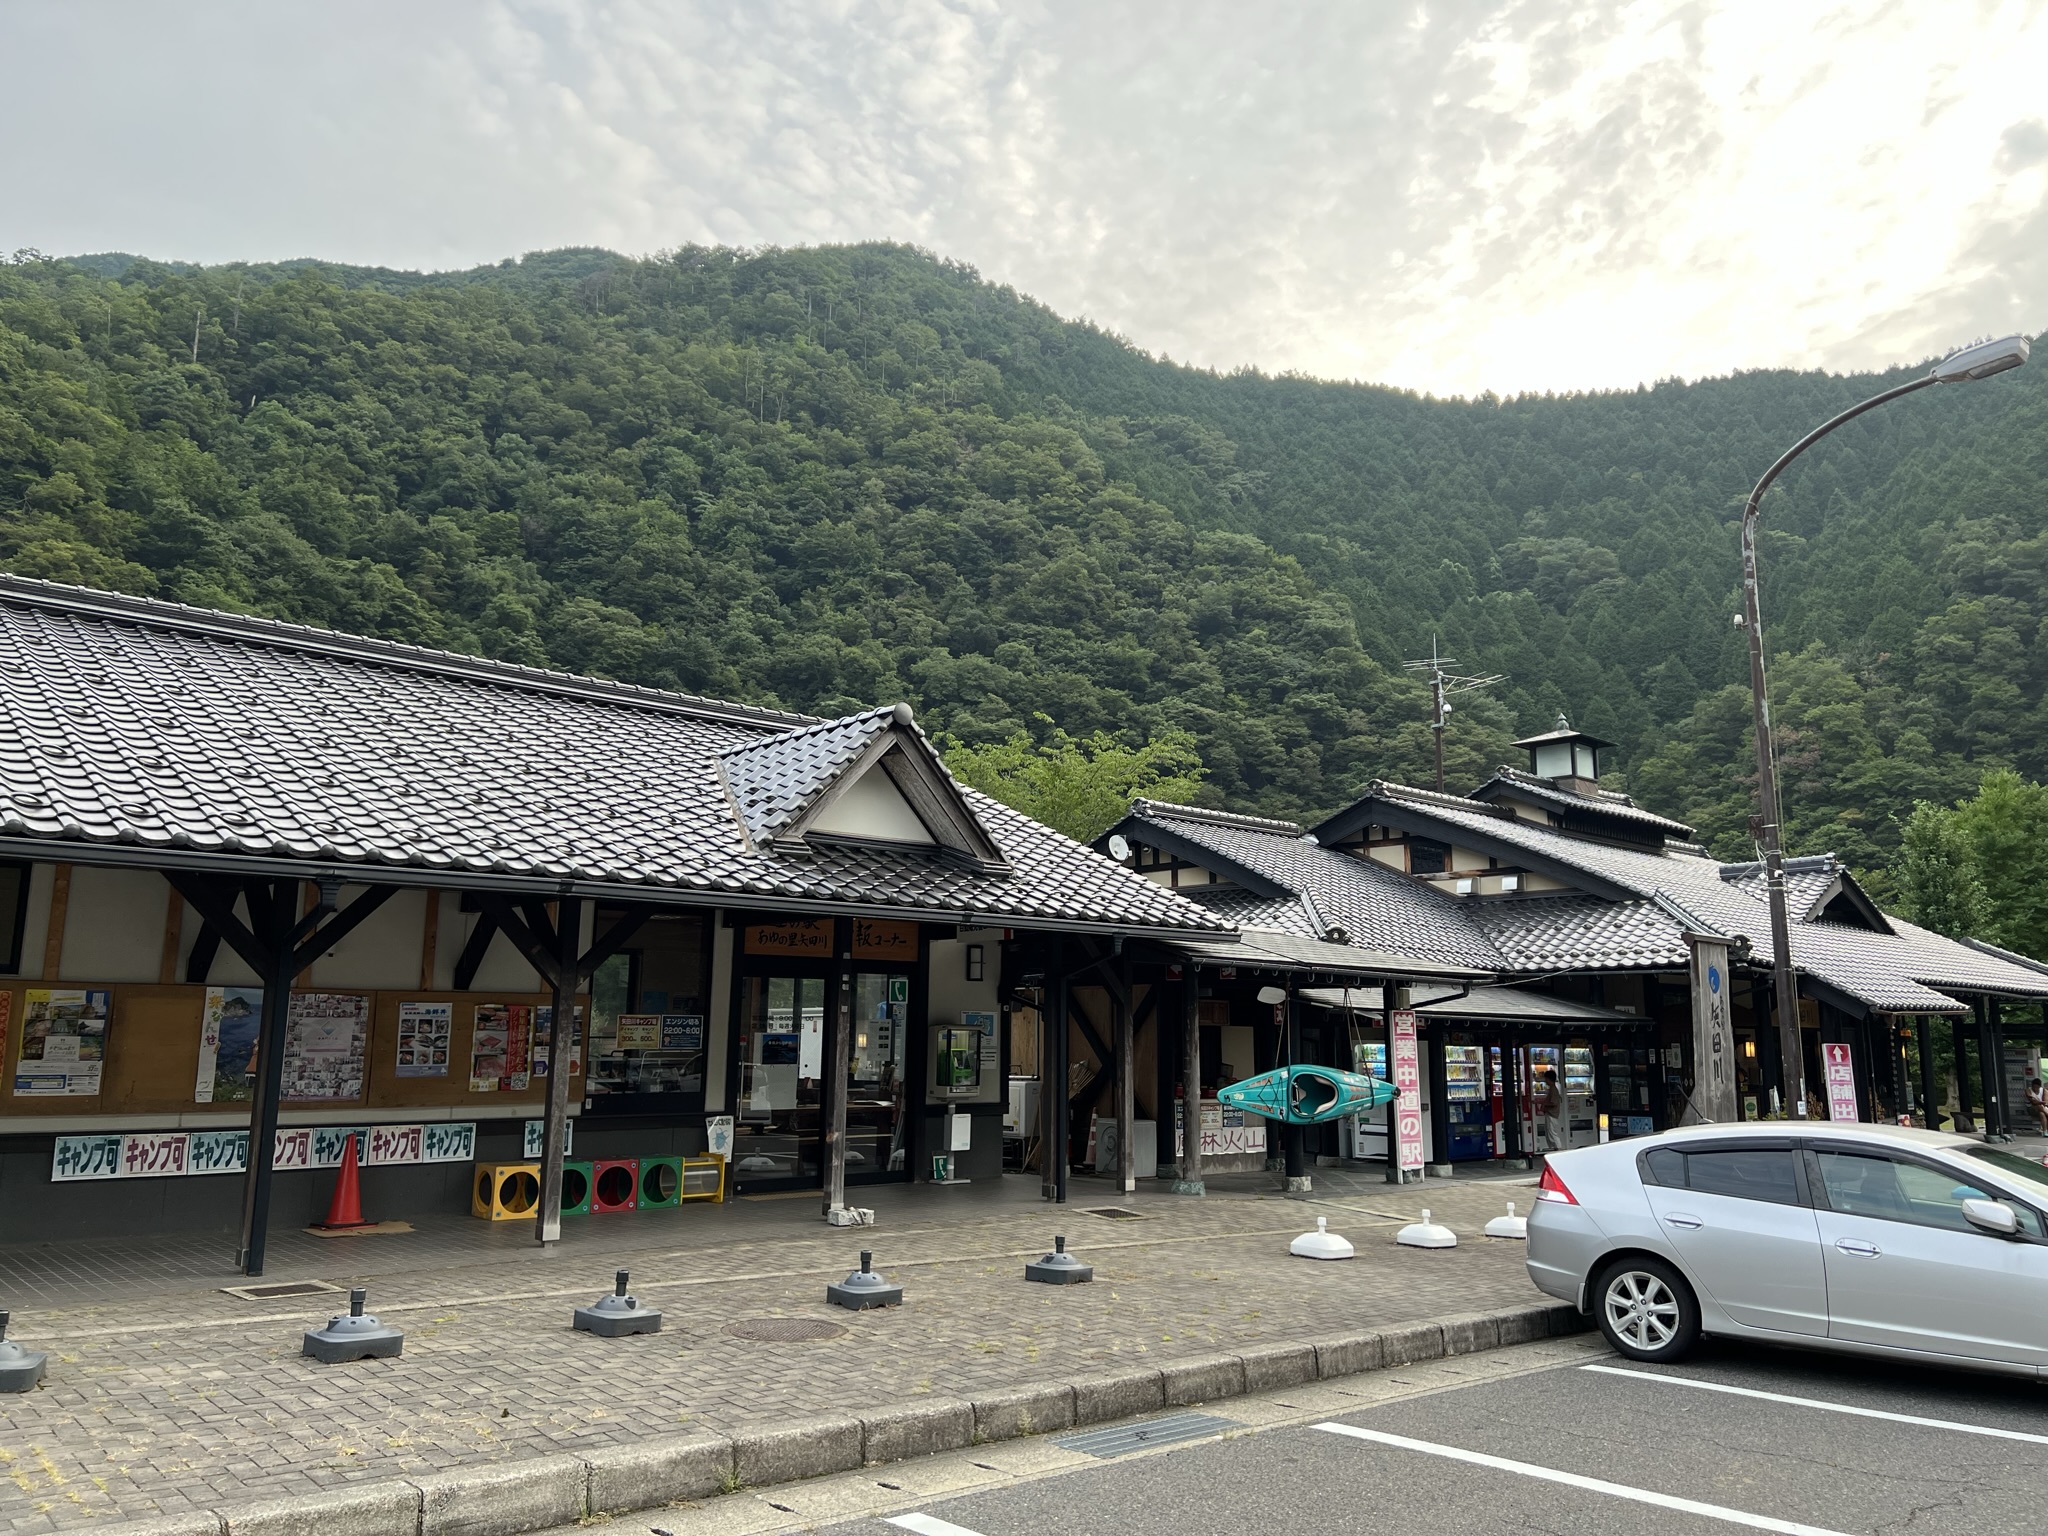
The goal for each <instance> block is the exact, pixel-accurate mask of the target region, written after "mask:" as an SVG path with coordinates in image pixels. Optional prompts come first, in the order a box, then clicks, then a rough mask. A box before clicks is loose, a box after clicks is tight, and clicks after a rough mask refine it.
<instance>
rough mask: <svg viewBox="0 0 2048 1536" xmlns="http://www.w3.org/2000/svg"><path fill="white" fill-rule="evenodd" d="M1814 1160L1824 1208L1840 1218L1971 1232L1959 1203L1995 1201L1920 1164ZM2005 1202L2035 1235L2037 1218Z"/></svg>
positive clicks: (1858, 1156)
mask: <svg viewBox="0 0 2048 1536" xmlns="http://www.w3.org/2000/svg"><path fill="white" fill-rule="evenodd" d="M1814 1157H1815V1159H1816V1160H1817V1161H1818V1163H1819V1164H1820V1182H1821V1189H1822V1190H1823V1192H1824V1193H1825V1194H1826V1196H1827V1202H1828V1205H1829V1206H1830V1207H1831V1208H1833V1209H1834V1210H1837V1211H1840V1212H1842V1213H1843V1214H1844V1215H1849V1216H1875V1217H1877V1218H1879V1219H1880V1220H1883V1221H1910V1222H1912V1223H1914V1224H1915V1225H1918V1226H1923V1227H1946V1228H1947V1229H1949V1230H1950V1231H1953V1232H1974V1231H1975V1230H1976V1228H1974V1227H1972V1226H1971V1225H1970V1223H1969V1220H1968V1218H1966V1217H1965V1216H1964V1215H1963V1202H1964V1201H1965V1200H1995V1199H1997V1198H1998V1197H1997V1195H1996V1194H1994V1193H1993V1192H1992V1191H1990V1190H1988V1189H1981V1188H1979V1187H1978V1186H1977V1185H1975V1184H1972V1183H1970V1182H1969V1181H1968V1180H1967V1179H1962V1178H1959V1177H1958V1176H1957V1175H1955V1174H1953V1173H1949V1172H1946V1171H1944V1170H1942V1169H1938V1168H1929V1167H1927V1166H1926V1165H1925V1164H1923V1163H1908V1162H1903V1161H1895V1160H1894V1159H1892V1158H1889V1157H1874V1156H1867V1155H1864V1154H1862V1153H1855V1152H1816V1153H1815V1154H1814ZM2005 1203H2006V1204H2007V1205H2008V1206H2010V1207H2011V1209H2012V1211H2013V1212H2014V1214H2015V1215H2017V1216H2018V1217H2019V1220H2020V1230H2021V1231H2023V1232H2027V1233H2030V1234H2031V1235H2033V1236H2035V1237H2039V1236H2040V1235H2041V1218H2040V1217H2039V1216H2037V1215H2036V1214H2035V1213H2034V1212H2033V1211H2030V1210H2028V1209H2027V1208H2026V1207H2025V1206H2022V1205H2017V1204H2014V1203H2013V1202H2011V1201H2007V1202H2005Z"/></svg>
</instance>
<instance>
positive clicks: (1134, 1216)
mask: <svg viewBox="0 0 2048 1536" xmlns="http://www.w3.org/2000/svg"><path fill="white" fill-rule="evenodd" d="M1088 1214H1089V1215H1090V1216H1107V1217H1108V1218H1109V1219H1110V1220H1111V1221H1143V1220H1144V1219H1145V1218H1144V1217H1142V1216H1140V1215H1139V1214H1138V1213H1137V1212H1136V1211H1127V1210H1125V1209H1124V1208H1123V1207H1122V1206H1120V1205H1098V1206H1094V1207H1092V1208H1091V1209H1090V1210H1089V1212H1088Z"/></svg>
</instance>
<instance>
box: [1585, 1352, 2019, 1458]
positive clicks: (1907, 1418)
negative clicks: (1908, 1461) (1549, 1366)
mask: <svg viewBox="0 0 2048 1536" xmlns="http://www.w3.org/2000/svg"><path fill="white" fill-rule="evenodd" d="M1579 1369H1580V1370H1582V1371H1598V1372H1600V1374H1601V1375H1603V1376H1626V1377H1628V1378H1630V1379H1631V1380H1633V1381H1654V1382H1659V1383H1661V1384H1662V1385H1664V1386H1667V1387H1691V1388H1692V1389H1693V1390H1694V1391H1695V1392H1725V1393H1727V1394H1728V1395H1729V1396H1731V1397H1756V1398H1761V1399H1763V1401H1765V1402H1767V1403H1790V1404H1791V1405H1792V1406H1793V1407H1795V1408H1818V1409H1820V1410H1822V1411H1823V1412H1825V1413H1847V1414H1853V1415H1854V1416H1855V1417H1857V1418H1859V1419H1884V1420H1886V1421H1887V1422H1888V1423H1892V1424H1916V1425H1919V1426H1920V1427H1921V1428H1923V1429H1947V1430H1953V1431H1954V1432H1955V1433H1956V1434H1959V1435H1988V1436H1990V1437H1991V1438H1992V1439H1993V1440H2024V1441H2026V1442H2027V1443H2028V1444H2029V1445H2048V1435H2030V1434H2027V1433H2026V1432H2025V1431H2024V1430H2018V1429H1993V1428H1992V1427H1991V1426H1990V1425H1988V1424H1962V1423H1958V1422H1957V1421H1956V1420H1954V1419H1929V1418H1923V1417H1922V1416H1921V1415H1919V1414H1917V1413H1891V1412H1888V1411H1886V1410H1885V1409H1883V1408H1858V1407H1855V1406H1854V1405H1853V1404H1850V1403H1830V1402H1827V1401H1825V1400H1823V1399H1821V1398H1818V1397H1793V1396H1792V1395H1791V1394H1790V1393H1786V1392H1765V1391H1762V1390H1760V1389H1758V1388H1756V1387H1731V1386H1729V1385H1728V1384H1727V1383H1725V1382H1719V1381H1695V1380H1693V1379H1692V1378H1691V1377H1690V1376H1665V1375H1663V1374H1661V1373H1659V1372H1657V1371H1631V1370H1627V1369H1625V1368H1623V1367H1621V1366H1618V1365H1582V1366H1580V1367H1579Z"/></svg>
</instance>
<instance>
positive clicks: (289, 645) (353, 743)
mask: <svg viewBox="0 0 2048 1536" xmlns="http://www.w3.org/2000/svg"><path fill="white" fill-rule="evenodd" d="M877 713H879V714H882V715H883V716H884V719H885V723H886V719H887V715H888V712H886V711H881V712H870V713H869V714H866V715H861V716H856V717H854V718H853V720H852V721H850V722H846V723H845V724H846V726H847V729H848V730H849V731H850V732H858V731H860V730H863V729H867V728H868V727H867V726H866V725H865V724H863V723H862V722H866V721H869V720H871V719H872V718H873V716H874V715H875V714H877ZM811 724H812V722H811V721H810V720H808V719H807V718H806V717H803V716H797V715H788V714H783V713H779V712H776V711H768V710H753V709H749V708H747V707H745V706H740V705H726V704H721V703H717V702H715V701H709V700H698V699H693V698H690V697H689V696H686V695H681V694H669V693H663V692H660V691H659V690H654V689H643V688H633V687H629V686H622V685H617V684H611V683H606V682H604V681H602V680H599V679H584V678H573V677H567V676H564V675H562V674H556V673H544V672H539V671H536V670H534V669H530V668H520V667H507V666H503V665H500V664H498V663H495V662H489V661H482V660H475V659H472V658H463V657H443V656H439V655H437V654H435V653H430V652H423V651H418V650H416V649H413V648H410V647H404V646H393V645H390V644H387V643H385V642H381V641H370V640H355V639H351V638H350V637H347V636H342V635H335V634H331V633H328V632H325V631H315V630H306V629H302V628H299V627H296V626H292V625H285V624H275V623H271V622H269V621H266V620H260V619H248V618H242V617H238V616H235V615H227V614H223V615H209V614H205V613H202V612H200V611H198V610H194V609H189V608H181V607H178V606H176V605H173V604H163V603H154V602H150V601H147V600H144V599H137V598H120V597H108V596H105V595H103V594H98V593H92V592H87V591H84V590H83V589H80V588H75V587H58V586H54V585H51V584H49V583H45V582H37V581H30V580H26V579H24V578H20V577H13V576H0V847H4V846H6V845H7V844H8V843H10V842H11V843H13V844H14V845H15V846H16V847H17V848H20V847H24V846H26V845H29V844H37V845H40V846H41V847H42V848H43V849H50V848H52V847H62V846H74V847H77V848H79V849H80V850H81V853H80V854H79V855H78V856H81V857H82V856H83V850H84V849H86V848H87V847H88V846H89V845H100V846H101V847H103V848H105V849H107V850H109V851H111V850H115V849H123V850H132V854H133V857H134V858H135V860H136V861H137V862H149V861H150V860H151V859H152V857H155V858H158V859H162V860H164V861H166V862H176V861H190V860H193V859H196V858H198V857H200V856H214V857H217V858H218V857H225V858H226V859H227V860H229V861H230V863H231V862H232V860H233V859H234V858H236V857H240V856H247V857H250V858H259V857H260V858H262V859H265V860H268V861H288V862H291V863H296V864H303V865H305V866H307V869H308V873H309V874H310V873H311V872H312V871H313V870H314V869H317V868H332V869H336V870H338V871H341V872H343V873H345V874H347V875H348V876H349V877H350V878H355V879H374V878H377V877H379V876H380V875H381V876H382V877H384V878H388V879H395V880H398V881H401V882H403V881H404V880H406V879H407V878H408V876H409V875H410V876H411V877H412V878H419V879H434V880H437V881H440V882H443V883H461V882H462V881H463V879H464V878H465V877H474V879H475V881H476V883H479V884H483V883H490V882H492V881H494V880H516V881H520V882H527V883H529V884H530V887H531V888H540V887H541V886H543V885H545V884H554V883H559V882H564V881H567V882H574V883H576V884H578V885H581V886H583V887H584V888H586V889H591V890H594V891H597V892H605V891H611V892H616V894H617V895H618V896H620V897H627V896H632V895H636V894H640V895H645V896H647V897H650V898H653V899H661V898H662V897H664V896H665V897H666V898H667V899H697V900H705V901H721V902H727V903H730V904H733V905H739V906H747V905H776V906H796V905H798V904H803V903H818V904H828V903H829V904H835V905H838V904H843V905H849V906H861V907H865V908H868V909H870V910H874V909H880V910H889V911H901V912H904V913H906V914H911V913H916V912H928V913H932V914H934V915H935V916H937V917H939V918H941V919H942V920H945V919H959V918H965V919H975V918H988V919H992V920H994V921H997V922H1001V923H1004V924H1013V925H1016V926H1022V927H1033V926H1046V927H1057V926H1062V925H1068V924H1071V925H1077V926H1086V927H1107V928H1116V929H1129V930H1133V931H1136V930H1145V929H1151V930H1167V931H1178V932H1187V931H1194V932H1218V931H1228V930H1229V926H1230V925H1229V924H1228V923H1226V922H1224V921H1222V920H1221V919H1219V918H1217V917H1214V916H1212V915H1211V914H1209V913H1208V912H1206V911H1204V910H1203V909H1201V908H1199V907H1197V906H1195V905H1194V904H1193V903H1190V902H1185V901H1182V900H1180V899H1179V898H1178V897H1176V896H1175V895H1173V893H1171V892H1170V891H1166V890H1162V889H1161V888H1160V887H1159V886H1157V885H1154V884H1153V883H1152V882H1150V881H1148V880H1145V879H1143V878H1142V877H1140V876H1138V875H1136V874H1134V873H1133V872H1131V871H1129V870H1126V869H1124V868H1122V867H1121V866H1119V865H1118V864H1116V863H1115V862H1114V861H1112V860H1110V859H1107V858H1104V857H1102V856H1101V855H1099V854H1096V853H1093V852H1091V851H1090V850H1088V849H1086V848H1083V847H1081V846H1080V845H1079V844H1077V843H1075V842H1073V841H1071V840H1070V839H1068V838H1065V837H1063V836H1061V835H1060V834H1058V833H1056V832H1054V831H1052V830H1051V829H1049V828H1047V827H1043V826H1041V825H1039V824H1038V823H1036V822H1033V821H1031V820H1029V819H1028V818H1026V817H1024V816H1022V815H1020V814H1018V813H1017V812H1014V811H1011V810H1009V809H1008V808H1007V807H1004V806H1001V805H999V804H997V803H996V802H995V801H993V800H991V799H989V798H988V797H986V796H984V795H979V794H976V793H974V792H972V791H967V792H966V794H965V800H966V803H967V804H968V805H969V806H970V807H971V808H972V811H973V813H974V815H975V817H976V818H977V819H978V820H979V821H980V823H981V824H982V825H983V826H984V827H985V828H986V829H987V830H988V832H989V833H990V834H991V835H992V836H993V838H994V839H995V840H996V842H997V843H998V844H999V845H1000V846H1001V849H1002V851H1003V853H1004V854H1005V856H1006V857H1007V859H1008V861H1009V864H1010V871H1009V873H1007V874H1003V873H996V872H991V871H988V870H985V869H976V868H972V867H965V866H963V864H962V862H961V861H959V860H957V859H952V858H949V857H945V856H942V855H936V854H934V853H932V852H930V851H924V850H917V849H900V850H899V849H892V848H878V847H874V846H871V845H829V846H828V845H822V844H821V845H819V846H816V847H814V848H813V849H812V850H811V851H810V852H809V854H808V856H790V855H786V854H781V853H777V852H772V851H761V850H757V849H750V848H749V847H748V846H747V845H746V842H745V840H744V839H743V837H742V834H741V828H740V826H739V825H738V824H737V823H736V822H735V820H734V817H733V809H732V802H731V800H730V799H729V798H728V792H727V789H726V785H725V783H724V781H723V779H722V778H721V775H720V772H719V766H718V764H719V758H720V756H721V754H726V753H730V752H733V751H734V749H736V748H743V747H748V746H759V745H761V744H764V743H772V742H773V741H775V740H777V739H779V738H781V737H782V736H783V735H784V734H785V733H787V732H788V731H790V730H791V729H792V728H800V727H806V726H810V725H811ZM806 734H808V733H806ZM820 734H821V735H824V736H826V737H828V738H830V739H833V740H835V741H836V740H837V738H836V737H832V734H831V733H830V732H821V733H820ZM44 856H46V857H47V856H51V855H50V854H49V853H47V852H45V853H44ZM58 856H62V855H61V854H60V855H58Z"/></svg>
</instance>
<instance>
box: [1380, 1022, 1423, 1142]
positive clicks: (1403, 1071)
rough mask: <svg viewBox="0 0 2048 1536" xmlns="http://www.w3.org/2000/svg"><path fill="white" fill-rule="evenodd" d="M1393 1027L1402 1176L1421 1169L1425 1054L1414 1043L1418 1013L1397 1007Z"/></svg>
mask: <svg viewBox="0 0 2048 1536" xmlns="http://www.w3.org/2000/svg"><path fill="white" fill-rule="evenodd" d="M1389 1019H1390V1021H1391V1022H1392V1024H1393V1027H1394V1062H1393V1066H1394V1091H1395V1099H1394V1146H1395V1149H1396V1156H1397V1157H1398V1158H1399V1160H1400V1161H1399V1166H1400V1169H1401V1171H1402V1172H1403V1173H1412V1172H1414V1171H1416V1170H1418V1169H1420V1168H1421V1167H1422V1163H1423V1157H1424V1152H1423V1142H1422V1053H1421V1052H1420V1050H1419V1049H1417V1046H1416V1041H1415V1010H1414V1009H1412V1008H1396V1009H1394V1010H1393V1011H1392V1013H1391V1014H1390V1015H1389Z"/></svg>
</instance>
